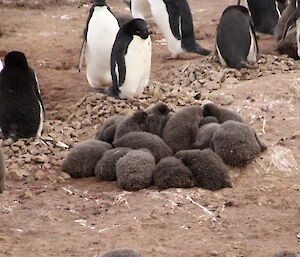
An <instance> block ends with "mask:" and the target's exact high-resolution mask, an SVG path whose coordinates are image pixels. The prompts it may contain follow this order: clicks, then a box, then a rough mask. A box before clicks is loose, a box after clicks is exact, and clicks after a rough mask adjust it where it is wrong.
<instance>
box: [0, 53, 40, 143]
mask: <svg viewBox="0 0 300 257" xmlns="http://www.w3.org/2000/svg"><path fill="white" fill-rule="evenodd" d="M43 120H44V107H43V102H42V98H41V95H40V89H39V84H38V81H37V78H36V75H35V73H34V71H33V69H31V68H30V67H29V66H28V63H27V60H26V57H25V55H24V54H23V53H22V52H18V51H12V52H9V53H8V54H7V55H6V56H5V59H4V68H3V70H2V71H1V73H0V127H1V130H2V134H3V136H4V137H5V138H8V137H10V138H13V139H14V140H17V139H18V138H30V137H38V136H40V135H41V131H42V127H43Z"/></svg>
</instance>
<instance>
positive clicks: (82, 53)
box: [78, 39, 86, 72]
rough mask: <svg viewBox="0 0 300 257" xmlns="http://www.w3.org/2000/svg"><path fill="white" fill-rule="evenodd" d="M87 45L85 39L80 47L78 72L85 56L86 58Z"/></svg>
mask: <svg viewBox="0 0 300 257" xmlns="http://www.w3.org/2000/svg"><path fill="white" fill-rule="evenodd" d="M85 47H86V40H85V39H84V40H83V42H82V45H81V49H80V57H79V65H78V72H80V71H81V69H82V63H83V58H84V54H85Z"/></svg>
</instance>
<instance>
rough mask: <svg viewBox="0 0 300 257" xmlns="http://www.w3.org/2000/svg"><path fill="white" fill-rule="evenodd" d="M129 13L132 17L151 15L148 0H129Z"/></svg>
mask: <svg viewBox="0 0 300 257" xmlns="http://www.w3.org/2000/svg"><path fill="white" fill-rule="evenodd" d="M131 13H132V16H133V17H134V18H141V19H143V20H145V18H148V17H151V8H150V4H149V2H148V0H132V1H131Z"/></svg>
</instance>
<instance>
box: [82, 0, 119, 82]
mask: <svg viewBox="0 0 300 257" xmlns="http://www.w3.org/2000/svg"><path fill="white" fill-rule="evenodd" d="M118 30H119V24H118V21H117V19H116V18H115V16H114V15H113V14H112V12H111V11H110V9H109V7H108V6H107V5H106V1H105V0H96V1H95V2H94V4H93V6H92V7H91V9H90V13H89V16H88V19H87V23H86V27H85V29H84V39H83V43H82V47H81V52H80V62H79V71H80V70H81V67H82V62H83V57H84V55H85V62H86V77H87V80H88V83H89V84H90V86H91V87H92V88H102V87H106V86H110V85H111V84H112V79H111V74H110V55H111V50H112V46H113V43H114V40H115V37H116V35H117V33H118Z"/></svg>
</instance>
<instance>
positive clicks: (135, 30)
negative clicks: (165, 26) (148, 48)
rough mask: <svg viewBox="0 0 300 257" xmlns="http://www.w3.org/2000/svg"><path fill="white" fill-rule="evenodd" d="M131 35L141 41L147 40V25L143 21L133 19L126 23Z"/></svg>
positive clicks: (148, 32)
mask: <svg viewBox="0 0 300 257" xmlns="http://www.w3.org/2000/svg"><path fill="white" fill-rule="evenodd" d="M127 25H128V29H129V32H130V33H131V35H133V36H134V35H136V36H139V37H140V38H142V39H146V38H148V36H149V35H150V31H149V29H148V26H147V23H146V22H145V21H144V20H143V19H133V20H131V21H129V22H128V23H127Z"/></svg>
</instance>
